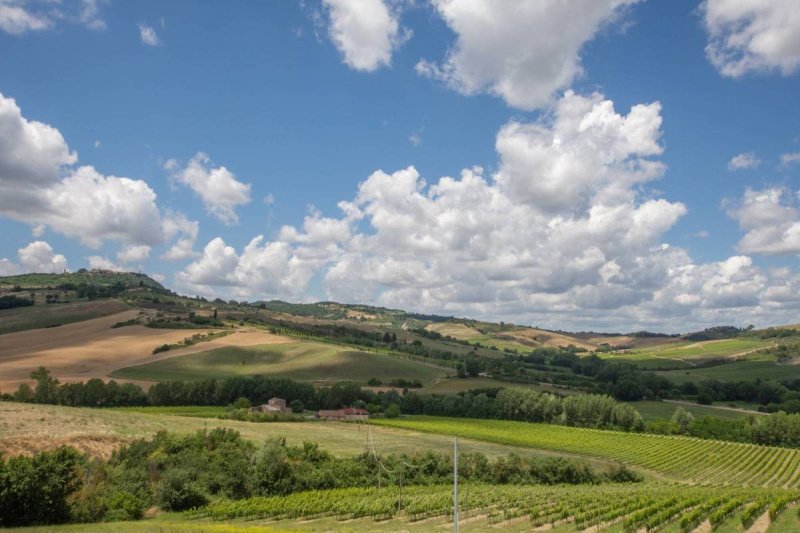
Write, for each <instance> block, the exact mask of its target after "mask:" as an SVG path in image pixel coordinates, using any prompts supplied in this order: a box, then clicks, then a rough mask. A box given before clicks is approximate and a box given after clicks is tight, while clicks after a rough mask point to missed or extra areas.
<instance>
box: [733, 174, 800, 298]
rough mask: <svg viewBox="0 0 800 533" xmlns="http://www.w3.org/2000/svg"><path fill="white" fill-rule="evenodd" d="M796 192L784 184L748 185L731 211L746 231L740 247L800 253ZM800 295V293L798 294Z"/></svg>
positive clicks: (755, 251) (771, 252)
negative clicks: (767, 186)
mask: <svg viewBox="0 0 800 533" xmlns="http://www.w3.org/2000/svg"><path fill="white" fill-rule="evenodd" d="M795 198H800V191H797V193H796V194H795V195H793V194H792V192H791V191H789V190H787V189H782V188H777V187H773V188H768V189H764V190H760V191H759V190H753V189H750V188H748V189H747V191H745V194H744V197H743V198H742V200H741V201H740V202H739V203H738V204H736V205H733V206H729V209H728V214H729V215H730V216H731V217H733V218H734V219H736V220H737V221H738V222H739V226H740V227H741V228H742V230H744V231H745V232H746V233H745V235H744V237H743V238H742V240H741V241H739V245H738V247H739V250H740V251H741V252H744V253H750V254H769V255H780V254H800V211H798V208H797V203H798V202H797V200H796V199H795ZM798 298H800V297H798Z"/></svg>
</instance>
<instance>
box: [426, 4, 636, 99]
mask: <svg viewBox="0 0 800 533" xmlns="http://www.w3.org/2000/svg"><path fill="white" fill-rule="evenodd" d="M637 1H638V0H561V1H558V2H530V1H528V0H504V1H501V2H498V1H496V0H432V3H433V5H434V7H435V9H436V11H437V13H438V14H439V15H440V16H441V17H442V18H443V19H444V21H445V23H447V25H448V26H449V27H450V29H452V30H453V31H454V32H455V34H456V42H455V44H454V45H453V46H452V48H451V49H450V51H449V52H448V54H447V57H446V58H445V60H444V61H443V62H442V63H441V64H436V63H433V62H430V61H428V60H422V61H420V62H419V63H418V64H417V71H418V72H419V73H420V74H423V75H428V76H431V77H434V78H438V79H441V80H443V81H444V82H446V83H447V84H448V85H450V86H451V87H453V88H454V89H456V90H458V91H459V92H461V93H464V94H475V93H479V92H488V93H490V94H494V95H496V96H499V97H500V98H502V99H503V100H505V102H506V103H507V104H508V105H510V106H512V107H517V108H520V109H534V108H537V107H542V106H544V105H546V104H547V103H548V102H550V100H551V99H552V98H553V96H554V95H555V94H556V93H557V92H558V91H559V90H561V89H564V88H566V87H569V86H570V84H571V83H572V81H573V80H574V79H575V78H576V77H578V76H580V75H581V73H582V66H581V59H580V52H581V49H582V48H583V46H584V45H585V44H586V43H587V42H588V41H590V40H592V38H594V36H595V35H596V34H597V32H598V31H599V30H600V29H601V28H602V27H604V26H605V25H607V24H609V23H610V22H612V21H614V20H615V19H616V18H617V17H618V16H619V15H620V12H621V10H622V9H623V8H624V7H625V6H627V5H630V4H634V3H636V2H637Z"/></svg>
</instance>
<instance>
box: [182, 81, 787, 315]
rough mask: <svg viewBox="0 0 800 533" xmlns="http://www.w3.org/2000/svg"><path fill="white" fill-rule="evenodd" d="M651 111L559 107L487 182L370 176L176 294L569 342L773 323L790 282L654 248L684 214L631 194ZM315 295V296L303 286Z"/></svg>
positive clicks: (208, 254) (647, 150) (215, 251)
mask: <svg viewBox="0 0 800 533" xmlns="http://www.w3.org/2000/svg"><path fill="white" fill-rule="evenodd" d="M660 126H661V114H660V105H659V104H658V103H651V104H647V105H637V106H634V107H633V108H631V109H630V111H628V113H627V114H622V113H619V112H617V111H616V110H615V109H614V107H613V104H612V102H611V101H609V100H606V99H604V98H603V97H602V96H601V95H599V94H594V95H591V96H579V95H576V94H573V93H570V92H568V93H567V94H566V95H565V96H564V97H563V98H562V99H560V100H559V101H558V102H557V104H556V106H555V107H554V109H553V111H552V113H551V114H549V115H548V118H545V119H542V120H540V121H538V122H534V123H521V122H510V123H508V124H506V125H505V126H504V127H503V128H501V129H500V131H499V133H498V136H497V151H498V154H499V167H498V170H497V171H496V172H495V173H494V174H492V175H491V176H487V175H486V174H485V173H484V171H483V170H482V169H480V168H468V169H465V170H463V171H462V173H461V176H460V177H458V178H452V177H442V178H440V179H439V180H438V181H435V182H433V183H430V184H428V183H426V181H425V180H423V179H422V177H421V176H420V174H419V172H418V171H417V170H416V169H415V168H414V167H408V168H405V169H401V170H398V171H396V172H393V173H387V172H384V171H381V170H378V171H376V172H374V173H373V174H372V175H370V176H369V177H368V178H367V179H366V180H365V181H364V182H362V183H361V184H360V186H359V189H358V193H357V195H356V196H355V198H354V199H352V200H351V201H346V202H341V203H340V204H339V206H340V209H341V211H342V214H341V216H339V217H331V218H328V217H325V216H323V215H322V214H320V213H318V212H312V213H311V214H309V215H308V216H307V217H306V218H305V220H304V222H303V225H302V227H299V228H297V227H292V226H285V227H283V228H282V229H281V230H280V231H279V233H278V235H277V236H276V238H275V239H274V240H272V241H266V240H265V239H264V238H263V237H262V236H257V237H256V238H254V239H253V240H252V241H251V242H250V243H249V244H248V245H247V246H246V247H245V249H244V250H243V251H241V252H237V250H236V249H234V248H233V247H232V246H229V245H227V244H226V243H225V242H224V241H223V240H222V239H220V238H217V239H214V240H212V241H211V242H209V243H208V245H207V246H206V247H205V249H204V252H203V256H202V257H201V258H200V259H198V260H197V261H195V262H193V263H192V264H190V265H189V266H188V267H187V268H185V269H184V270H183V271H182V272H180V273H179V274H178V275H177V276H176V281H177V282H178V284H179V285H180V287H181V288H182V289H184V290H187V291H189V292H196V293H202V294H207V295H213V294H217V293H219V294H225V295H231V296H234V297H239V298H245V299H251V300H253V299H256V298H259V297H281V298H295V299H297V298H302V297H304V296H307V294H308V291H309V290H313V287H315V286H316V285H317V284H319V285H320V287H321V288H322V290H323V291H324V293H325V294H324V297H327V298H331V299H335V300H341V301H359V302H369V303H374V304H379V305H387V306H393V307H400V308H406V309H414V310H419V311H427V312H438V313H454V314H457V315H461V316H464V315H468V316H481V317H487V318H496V319H506V320H509V319H510V320H514V321H518V322H521V321H526V322H529V323H534V324H540V325H549V326H555V327H559V326H562V327H563V326H565V325H568V326H569V327H576V328H580V327H593V328H610V329H617V328H619V329H625V330H628V329H631V328H633V327H634V326H650V327H658V328H660V329H670V330H675V329H680V328H681V327H683V326H687V325H689V324H692V327H695V326H697V325H701V324H713V323H716V322H720V321H723V322H729V321H733V322H736V323H738V322H740V321H741V320H742V316H745V314H746V316H748V320H752V321H753V322H758V321H759V320H763V321H774V320H778V319H779V317H780V318H785V317H786V314H787V313H788V311H787V309H788V308H790V307H792V306H794V307H797V306H798V304H800V299H798V298H796V297H794V298H787V297H786V296H785V295H786V294H787V291H789V292H790V291H791V290H792V289H793V288H794V287H795V286H796V285H800V277H798V276H797V275H796V274H792V273H787V272H784V271H781V272H777V273H772V272H764V271H762V270H761V269H759V268H758V267H756V266H754V265H753V263H752V260H751V259H750V258H749V257H747V256H734V257H731V258H729V259H726V260H724V261H719V262H713V263H707V264H696V263H694V262H693V261H692V259H691V257H690V256H689V254H688V253H687V252H686V251H685V250H683V249H681V248H676V247H673V246H670V245H668V244H665V243H663V242H662V241H663V237H664V234H665V232H666V231H667V230H669V229H670V228H672V227H673V226H674V224H675V223H676V221H677V220H678V219H679V218H680V217H681V216H682V215H683V214H684V213H685V212H686V208H685V207H684V206H683V205H682V204H680V203H677V202H670V201H668V200H665V199H662V198H652V197H649V196H648V193H646V192H643V191H642V186H643V185H644V184H646V183H647V182H649V181H651V180H654V179H657V178H659V177H660V176H661V175H662V174H663V172H664V170H665V168H664V165H663V164H662V163H661V162H659V161H658V160H657V159H655V158H656V157H657V156H658V155H659V154H660V153H661V151H662V147H661V143H660V136H661V130H660ZM315 280H316V281H315Z"/></svg>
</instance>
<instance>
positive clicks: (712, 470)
mask: <svg viewBox="0 0 800 533" xmlns="http://www.w3.org/2000/svg"><path fill="white" fill-rule="evenodd" d="M375 423H376V424H380V425H384V426H389V427H397V428H405V429H412V430H418V431H426V432H432V433H439V434H443V435H452V436H457V437H465V438H470V439H476V440H485V441H487V442H495V443H500V444H510V445H514V446H527V447H531V448H538V449H545V450H553V451H561V452H569V453H575V454H582V455H587V456H594V457H604V458H607V459H613V460H617V461H621V462H623V463H625V464H626V465H630V466H638V467H640V468H645V469H648V470H650V471H652V472H654V473H657V474H660V475H662V476H664V477H665V478H668V479H673V480H675V481H684V482H692V483H698V484H739V485H750V486H771V487H783V486H786V487H790V488H798V487H800V450H794V449H788V448H773V447H767V446H756V445H752V444H739V443H733V442H720V441H712V440H702V439H696V438H691V437H676V436H665V435H650V434H641V433H622V432H617V431H603V430H594V429H584V428H573V427H564V426H553V425H546V424H529V423H525V422H509V421H504V420H469V419H457V418H443V417H424V416H419V417H407V418H402V419H394V420H386V419H381V420H376V421H375Z"/></svg>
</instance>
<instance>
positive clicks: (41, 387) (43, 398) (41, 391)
mask: <svg viewBox="0 0 800 533" xmlns="http://www.w3.org/2000/svg"><path fill="white" fill-rule="evenodd" d="M31 379H32V380H34V381H36V387H35V388H34V392H33V401H34V402H36V403H56V400H57V398H58V380H57V379H56V378H54V377H52V376H51V375H50V371H49V370H47V369H46V368H45V367H43V366H40V367H39V368H37V369H36V370H34V371H33V372H31Z"/></svg>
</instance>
